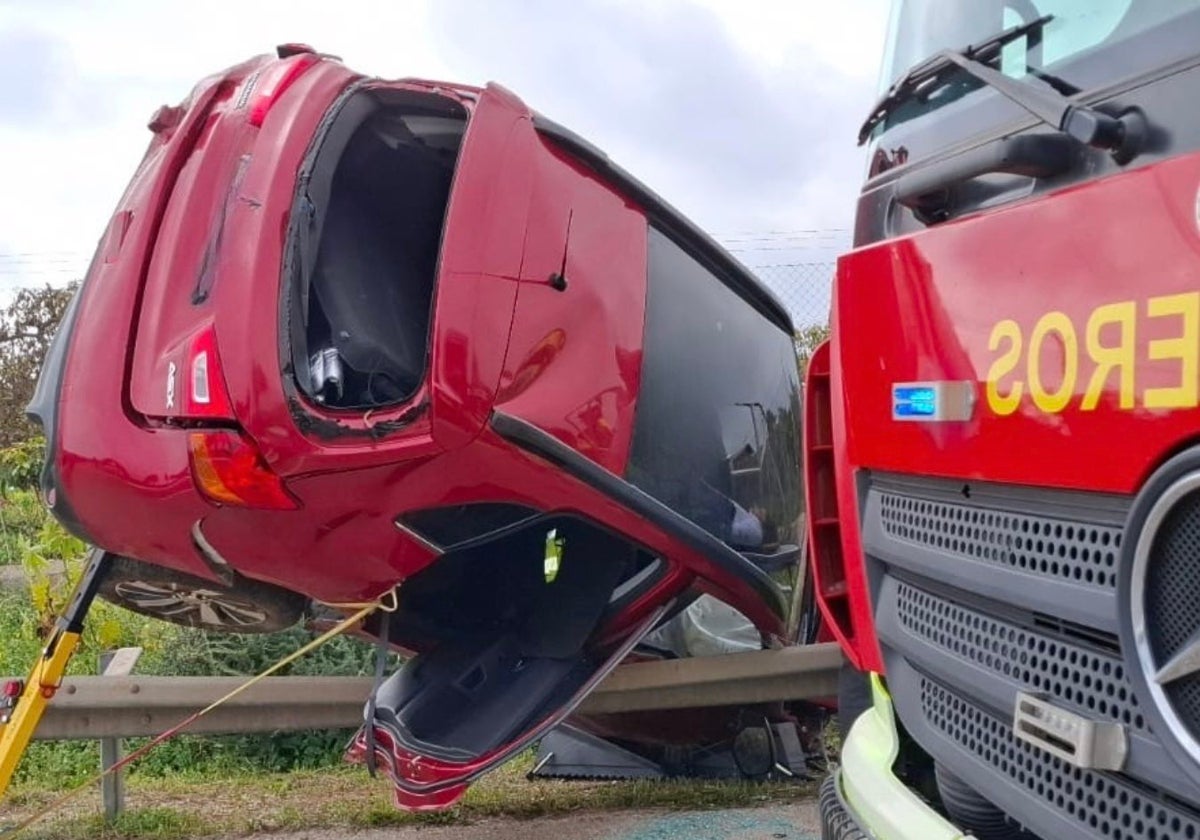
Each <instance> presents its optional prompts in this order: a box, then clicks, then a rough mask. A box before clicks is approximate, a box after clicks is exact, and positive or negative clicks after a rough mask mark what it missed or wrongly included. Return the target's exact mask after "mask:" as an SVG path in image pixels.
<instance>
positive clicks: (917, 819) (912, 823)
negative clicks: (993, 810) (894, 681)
mask: <svg viewBox="0 0 1200 840" xmlns="http://www.w3.org/2000/svg"><path fill="white" fill-rule="evenodd" d="M871 693H872V695H873V698H874V704H873V705H872V706H871V708H869V709H867V711H865V712H863V713H862V715H860V716H859V718H858V720H856V721H855V722H854V726H852V727H851V728H850V732H849V733H848V734H847V735H846V739H845V741H844V742H843V743H842V766H841V770H840V771H838V773H837V774H835V775H834V776H831V777H830V778H829V779H827V780H826V782H825V785H824V786H823V787H822V788H821V800H820V811H821V837H822V840H860V839H861V840H867V838H875V840H910V838H911V840H961V839H962V838H967V837H968V835H966V834H964V833H963V832H961V831H959V830H958V829H957V828H955V827H954V826H953V825H951V824H950V823H949V822H947V821H946V820H945V818H943V817H942V816H941V815H940V814H938V813H937V812H936V811H934V810H933V809H932V808H930V807H929V805H927V804H926V803H925V802H924V801H923V800H922V799H921V798H920V797H918V796H917V795H916V794H915V793H913V792H912V791H911V790H909V789H908V788H907V787H905V785H904V783H903V782H901V781H900V780H899V779H898V778H896V776H895V775H894V774H893V773H892V765H893V764H894V763H895V761H896V756H897V754H898V753H899V751H900V738H899V736H898V734H897V732H896V719H895V715H894V713H893V711H892V698H891V697H890V696H889V695H888V693H887V689H885V688H884V687H883V682H882V680H880V678H879V676H878V675H877V674H872V675H871Z"/></svg>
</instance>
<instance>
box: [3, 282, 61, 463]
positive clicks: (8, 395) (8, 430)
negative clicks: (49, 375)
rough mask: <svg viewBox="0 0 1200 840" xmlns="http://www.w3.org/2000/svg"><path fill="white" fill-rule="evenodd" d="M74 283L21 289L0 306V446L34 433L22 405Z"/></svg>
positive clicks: (18, 441) (34, 434)
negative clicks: (62, 285) (10, 299)
mask: <svg viewBox="0 0 1200 840" xmlns="http://www.w3.org/2000/svg"><path fill="white" fill-rule="evenodd" d="M76 286H77V284H74V283H72V284H71V285H70V286H68V287H66V288H62V289H56V288H53V287H51V286H49V285H47V286H44V287H41V288H30V289H21V290H20V291H18V292H17V295H16V297H15V298H13V300H12V302H11V303H10V304H9V305H8V306H7V307H4V308H3V309H0V447H7V446H11V445H13V444H15V443H20V442H22V441H26V440H28V439H30V438H32V437H34V436H36V435H37V429H36V427H35V426H34V425H33V424H31V423H30V422H29V421H28V420H26V419H25V406H26V405H28V404H29V400H30V398H31V397H32V396H33V389H34V386H35V385H36V384H37V376H38V371H39V370H41V367H42V360H43V359H45V358H46V352H47V351H48V350H49V349H50V341H51V339H53V338H54V332H55V330H57V329H58V324H59V322H60V321H61V320H62V317H63V313H64V312H66V309H67V304H68V303H70V302H71V296H72V295H73V294H74V293H75V288H76Z"/></svg>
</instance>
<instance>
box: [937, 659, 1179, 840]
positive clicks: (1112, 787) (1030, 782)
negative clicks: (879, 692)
mask: <svg viewBox="0 0 1200 840" xmlns="http://www.w3.org/2000/svg"><path fill="white" fill-rule="evenodd" d="M921 707H922V710H923V712H924V715H925V718H926V720H927V721H928V722H929V724H930V725H931V726H933V727H934V729H936V730H938V731H939V732H941V733H942V734H943V735H945V736H946V737H948V738H950V739H951V740H953V741H954V742H955V743H957V744H959V745H960V746H961V747H962V748H963V749H966V750H968V751H970V753H971V755H972V756H975V757H976V758H977V759H978V760H981V761H983V762H984V763H985V764H987V765H988V766H990V767H991V768H992V769H993V770H994V771H996V772H999V773H1000V774H1001V775H1002V776H1004V777H1006V778H1008V779H1009V780H1011V781H1012V782H1014V783H1015V784H1017V785H1018V786H1020V787H1022V788H1024V789H1025V790H1026V791H1028V792H1029V793H1030V794H1032V795H1033V796H1034V797H1036V798H1037V799H1038V800H1040V801H1042V802H1044V803H1047V804H1048V805H1050V806H1051V807H1053V808H1054V809H1056V810H1057V811H1059V812H1060V813H1061V814H1062V815H1063V816H1065V817H1066V818H1068V819H1069V820H1071V821H1073V822H1075V823H1077V824H1078V825H1079V826H1080V827H1081V828H1085V830H1088V831H1089V832H1090V834H1091V835H1093V836H1095V837H1103V838H1110V839H1111V840H1176V838H1179V839H1180V840H1197V839H1198V838H1200V815H1198V814H1196V813H1194V812H1192V811H1190V810H1188V809H1186V808H1184V807H1182V806H1177V805H1175V804H1174V803H1172V802H1170V801H1169V800H1164V799H1162V798H1160V797H1158V796H1156V795H1155V794H1154V793H1152V792H1148V791H1145V790H1143V789H1141V788H1139V787H1135V786H1133V785H1130V784H1127V783H1125V782H1123V781H1122V780H1120V779H1119V778H1116V777H1114V776H1111V775H1109V774H1106V773H1100V772H1097V771H1092V770H1081V769H1079V768H1077V767H1072V766H1070V765H1068V764H1066V763H1065V762H1063V761H1061V760H1059V759H1057V758H1054V757H1053V756H1051V755H1049V754H1047V753H1045V752H1043V751H1041V750H1039V749H1037V748H1035V747H1031V746H1029V745H1028V744H1025V743H1024V742H1022V741H1018V740H1017V739H1016V737H1015V736H1014V735H1013V734H1012V732H1011V731H1010V729H1009V727H1007V726H1005V724H1004V723H1003V722H1002V721H1000V720H998V719H996V718H995V717H993V716H992V715H990V714H988V713H987V712H985V711H983V710H982V709H980V708H979V707H977V706H976V705H974V704H973V703H971V702H970V701H968V700H966V699H964V698H962V697H960V696H959V695H958V694H956V693H955V692H953V691H951V690H950V689H947V688H946V687H944V686H942V685H941V684H939V683H937V682H934V681H933V680H930V679H928V678H926V677H922V678H921Z"/></svg>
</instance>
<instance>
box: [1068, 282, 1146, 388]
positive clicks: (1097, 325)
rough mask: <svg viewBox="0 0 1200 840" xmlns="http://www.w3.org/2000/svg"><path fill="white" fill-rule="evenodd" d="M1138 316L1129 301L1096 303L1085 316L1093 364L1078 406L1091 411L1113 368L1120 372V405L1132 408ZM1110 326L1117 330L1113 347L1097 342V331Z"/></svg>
mask: <svg viewBox="0 0 1200 840" xmlns="http://www.w3.org/2000/svg"><path fill="white" fill-rule="evenodd" d="M1136 319H1137V304H1136V303H1134V302H1133V301H1132V300H1124V301H1121V302H1120V303H1108V304H1105V305H1104V306H1098V307H1096V309H1095V310H1094V311H1093V312H1092V314H1091V316H1090V317H1089V318H1088V322H1087V330H1086V331H1085V333H1084V342H1085V344H1086V346H1087V354H1088V357H1089V358H1090V359H1091V360H1092V361H1093V362H1095V363H1096V368H1095V370H1093V371H1092V378H1091V379H1089V380H1088V385H1087V390H1086V391H1085V392H1084V394H1083V402H1082V404H1081V405H1080V406H1079V407H1080V408H1081V409H1083V410H1084V411H1093V410H1094V409H1095V408H1096V405H1097V404H1098V403H1099V402H1100V394H1101V393H1102V392H1103V390H1104V385H1105V383H1107V382H1108V378H1109V376H1111V375H1112V372H1113V371H1114V370H1117V371H1119V374H1118V377H1117V383H1118V386H1117V387H1118V393H1119V394H1120V397H1119V403H1118V404H1119V405H1120V406H1121V408H1123V409H1125V410H1129V409H1131V408H1133V399H1134V386H1133V382H1134V380H1133V371H1134V365H1135V364H1136V363H1137V357H1136V355H1135V352H1134V330H1135V329H1136V327H1135V322H1136ZM1109 325H1115V326H1116V327H1117V329H1118V333H1117V336H1118V337H1117V341H1116V343H1115V344H1113V345H1112V346H1106V345H1104V344H1101V343H1100V332H1101V331H1102V330H1103V329H1104V328H1105V327H1106V326H1109Z"/></svg>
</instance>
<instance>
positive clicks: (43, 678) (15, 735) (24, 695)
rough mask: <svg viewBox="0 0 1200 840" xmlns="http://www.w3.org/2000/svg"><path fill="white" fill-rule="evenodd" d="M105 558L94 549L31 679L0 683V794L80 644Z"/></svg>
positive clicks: (6, 787)
mask: <svg viewBox="0 0 1200 840" xmlns="http://www.w3.org/2000/svg"><path fill="white" fill-rule="evenodd" d="M108 559H109V555H108V554H107V553H106V552H103V551H101V550H99V549H92V552H91V554H90V555H89V556H88V563H87V568H86V569H85V571H84V573H83V577H82V578H80V580H79V583H78V585H77V586H76V587H75V592H74V593H73V594H72V595H71V602H70V603H69V604H68V605H67V609H66V611H65V612H64V613H63V614H62V617H61V618H59V619H58V621H57V622H56V623H55V625H54V630H53V631H52V632H51V633H50V638H49V639H48V640H47V641H46V647H45V648H44V649H43V650H42V654H41V656H40V657H39V658H38V661H37V662H36V663H35V664H34V666H33V670H32V671H31V672H30V674H29V679H27V680H25V681H24V682H22V681H20V680H12V681H10V682H8V683H6V684H5V685H4V686H3V688H4V691H3V695H2V696H0V796H3V795H4V792H5V791H6V790H8V784H9V782H11V781H12V777H13V773H15V772H16V770H17V765H18V764H20V763H21V756H22V755H24V754H25V750H26V748H27V747H28V746H29V742H30V741H31V740H32V739H33V733H34V731H35V730H36V729H37V725H38V721H40V720H41V719H42V713H43V712H45V711H46V706H47V705H48V704H49V702H50V701H51V700H52V699H53V698H54V694H55V692H56V691H58V689H59V686H61V685H62V679H63V674H65V673H66V670H67V665H68V664H69V663H70V661H71V657H72V656H73V655H74V654H75V651H76V649H77V648H78V647H79V636H80V634H81V633H83V620H84V618H86V617H87V613H88V610H89V609H90V608H91V606H92V601H94V600H95V599H96V592H97V590H98V589H99V588H100V583H101V582H102V581H103V580H104V574H105V572H106V571H108Z"/></svg>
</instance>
